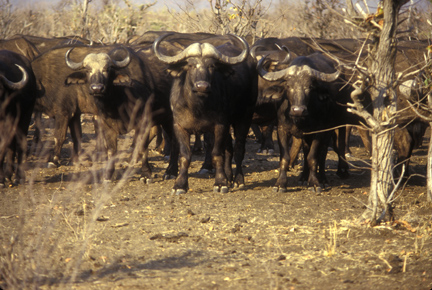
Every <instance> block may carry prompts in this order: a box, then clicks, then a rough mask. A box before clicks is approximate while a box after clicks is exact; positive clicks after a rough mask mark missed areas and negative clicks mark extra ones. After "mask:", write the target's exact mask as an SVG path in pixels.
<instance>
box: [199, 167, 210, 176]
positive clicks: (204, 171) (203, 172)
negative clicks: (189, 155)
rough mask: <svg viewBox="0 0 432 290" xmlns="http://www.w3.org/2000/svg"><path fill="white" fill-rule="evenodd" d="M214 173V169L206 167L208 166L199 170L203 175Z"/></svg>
mask: <svg viewBox="0 0 432 290" xmlns="http://www.w3.org/2000/svg"><path fill="white" fill-rule="evenodd" d="M213 173H214V170H213V169H206V168H201V169H200V171H198V174H201V175H205V174H213Z"/></svg>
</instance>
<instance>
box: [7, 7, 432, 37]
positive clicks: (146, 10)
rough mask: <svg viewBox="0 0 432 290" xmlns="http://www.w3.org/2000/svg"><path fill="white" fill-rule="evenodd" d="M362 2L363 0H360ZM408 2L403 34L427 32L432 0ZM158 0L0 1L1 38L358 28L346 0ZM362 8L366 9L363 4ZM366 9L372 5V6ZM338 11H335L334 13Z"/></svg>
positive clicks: (310, 33) (341, 32)
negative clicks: (168, 1)
mask: <svg viewBox="0 0 432 290" xmlns="http://www.w3.org/2000/svg"><path fill="white" fill-rule="evenodd" d="M358 2H360V3H359V4H362V3H363V1H358ZM428 3H429V2H425V3H423V4H422V5H421V6H419V5H410V6H409V7H408V8H405V9H403V11H402V13H403V14H404V16H405V17H406V19H407V20H406V21H405V22H404V23H402V24H401V27H400V30H404V31H406V33H404V35H403V36H406V37H412V38H415V39H425V38H429V37H430V36H431V31H432V30H431V29H432V26H431V23H430V21H429V20H428V19H430V18H431V15H432V9H431V7H432V4H431V3H429V4H428ZM156 4H158V3H157V0H155V1H153V0H149V1H146V2H145V3H144V4H136V3H134V2H132V1H130V0H61V1H59V2H57V3H56V4H51V5H50V4H48V5H41V6H37V5H33V6H31V7H30V6H28V5H22V7H18V5H16V4H14V1H10V0H0V37H1V38H2V39H6V38H10V37H11V36H13V35H15V34H29V35H35V36H42V37H59V36H69V35H80V36H83V37H87V38H89V39H92V40H95V41H103V42H105V43H114V42H117V43H118V42H125V41H127V40H128V39H129V38H131V37H133V36H134V35H141V34H142V33H144V32H146V31H149V30H156V31H159V30H173V31H177V32H211V33H220V34H224V33H228V32H229V33H235V34H238V35H240V36H247V35H249V36H252V37H253V38H261V37H270V36H272V37H281V38H283V37H289V36H299V37H319V38H330V39H334V38H356V37H362V34H361V32H360V31H358V30H357V29H356V28H355V27H353V26H351V25H348V24H347V23H346V22H345V21H344V19H343V17H340V16H338V14H339V15H345V14H346V13H347V12H346V5H345V1H339V0H306V1H292V0H279V1H264V0H253V1H247V0H207V1H205V0H187V1H179V2H178V4H177V5H176V6H175V7H170V8H168V7H164V6H162V5H156ZM358 7H363V8H362V9H363V10H364V12H365V13H373V12H374V11H368V8H367V7H365V6H364V5H358ZM369 9H371V10H376V7H373V6H371V7H370V8H369ZM334 11H337V12H338V14H335V13H334Z"/></svg>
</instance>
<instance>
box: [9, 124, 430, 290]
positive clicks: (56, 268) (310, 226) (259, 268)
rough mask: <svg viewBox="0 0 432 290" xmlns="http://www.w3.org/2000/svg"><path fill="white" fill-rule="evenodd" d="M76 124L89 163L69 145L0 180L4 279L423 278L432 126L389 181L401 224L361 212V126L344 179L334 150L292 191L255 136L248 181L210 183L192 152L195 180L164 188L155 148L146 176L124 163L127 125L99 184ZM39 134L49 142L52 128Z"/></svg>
mask: <svg viewBox="0 0 432 290" xmlns="http://www.w3.org/2000/svg"><path fill="white" fill-rule="evenodd" d="M83 125H84V140H85V142H84V144H83V146H84V151H85V153H86V154H87V155H88V156H90V157H89V159H88V160H83V161H81V162H79V163H78V164H74V165H72V164H68V158H69V157H70V154H69V152H70V149H71V145H72V144H71V143H70V142H69V143H67V144H65V146H64V147H63V152H62V155H63V157H64V160H63V163H64V164H63V165H62V166H60V167H59V168H46V162H45V159H44V158H42V157H35V156H29V160H28V167H29V169H28V170H27V179H28V180H27V183H26V184H25V185H20V186H17V187H10V188H5V189H2V190H0V247H1V256H0V257H1V262H0V273H2V276H1V277H0V288H1V289H64V288H69V289H410V290H414V289H425V290H430V289H431V288H432V238H431V235H432V206H431V205H430V204H429V203H427V201H426V195H425V192H426V188H425V177H424V176H425V167H426V154H427V148H426V147H427V140H428V138H429V131H428V133H427V138H425V140H424V142H423V147H421V148H419V149H417V150H416V151H415V153H414V157H413V159H412V162H411V173H413V174H414V175H413V177H412V178H411V179H410V180H409V181H408V183H407V184H406V185H405V186H404V188H403V190H399V191H398V194H397V199H396V201H395V206H396V207H395V213H396V218H397V220H396V222H394V223H391V224H390V223H388V224H382V225H380V226H377V227H373V228H371V227H369V226H367V225H365V224H361V223H360V222H359V221H358V218H359V217H360V216H361V214H362V213H363V211H364V210H365V204H366V203H367V198H368V190H369V184H370V172H369V170H368V169H367V166H366V165H365V162H368V160H369V159H368V157H367V155H366V153H365V150H364V148H363V147H362V146H361V143H360V139H359V137H358V136H356V135H355V136H353V137H352V138H353V139H352V140H353V144H354V145H353V147H352V151H353V156H354V157H352V158H350V161H352V165H353V166H352V167H351V177H350V178H349V179H347V180H341V179H339V178H338V177H337V176H336V162H335V160H336V158H335V157H336V156H335V154H334V152H333V151H329V156H328V161H327V163H326V164H327V165H326V166H327V178H328V180H329V182H330V185H331V187H329V188H327V189H326V190H325V191H323V192H322V193H320V194H316V193H314V192H311V191H309V190H308V189H307V188H306V187H304V186H300V185H298V184H297V176H298V175H299V172H298V171H296V172H291V173H290V177H289V181H290V184H291V185H292V186H291V187H290V188H289V190H288V192H286V193H280V192H273V190H272V186H273V185H274V183H275V181H276V178H277V175H278V173H277V167H278V160H279V157H278V154H277V153H275V154H273V155H265V154H257V153H256V152H257V150H258V148H259V145H258V144H256V143H255V142H254V138H253V137H252V136H251V138H250V139H249V140H248V143H247V154H246V157H245V161H244V167H245V168H244V169H245V173H246V188H245V189H244V190H231V191H230V192H229V193H227V194H222V193H214V192H213V191H212V188H213V177H212V176H210V175H206V176H203V175H199V174H197V172H198V170H199V169H200V166H201V162H202V160H203V157H204V156H203V154H202V153H199V154H196V155H194V157H193V163H192V166H191V168H190V178H189V185H190V191H189V192H187V194H184V195H180V196H172V195H171V194H170V192H171V188H172V186H173V182H174V181H173V180H166V181H165V180H163V178H162V176H163V173H164V169H165V167H166V166H167V160H166V159H165V158H164V157H163V156H161V155H159V154H157V153H156V152H151V162H152V165H153V172H154V176H155V177H154V180H153V183H151V184H148V185H146V184H143V183H142V182H140V181H139V165H135V166H133V167H132V168H131V167H130V166H129V165H128V158H129V155H130V153H129V152H128V149H129V146H130V144H131V143H132V136H133V135H132V134H129V135H126V136H122V137H121V138H120V140H119V148H120V153H121V154H120V160H119V162H118V164H117V167H116V168H117V170H116V172H117V180H116V181H114V182H112V183H108V184H105V183H102V182H101V181H100V177H101V174H102V168H103V165H104V163H103V162H102V161H100V160H98V159H97V156H99V155H98V154H95V141H94V140H95V136H94V133H93V132H94V131H93V128H92V125H91V122H90V118H87V117H86V118H84V122H83ZM31 133H32V132H31ZM29 138H31V134H30V136H29ZM45 138H46V140H49V141H48V142H46V143H45V148H44V150H45V149H48V150H49V149H51V148H52V144H53V142H52V130H51V129H46V134H45ZM44 150H43V151H44ZM276 152H278V148H276ZM299 168H300V165H299Z"/></svg>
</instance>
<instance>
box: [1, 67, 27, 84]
mask: <svg viewBox="0 0 432 290" xmlns="http://www.w3.org/2000/svg"><path fill="white" fill-rule="evenodd" d="M15 65H16V66H17V67H18V68H19V69H20V71H21V72H22V73H23V77H22V79H21V80H20V81H18V82H16V83H14V82H12V81H10V80H8V79H7V78H6V76H4V75H0V78H1V79H2V80H3V82H4V83H5V85H6V86H7V87H8V88H9V89H11V90H20V89H22V88H23V87H24V86H25V85H26V84H27V82H28V73H27V72H26V70H25V69H24V68H23V67H22V66H20V65H18V64H15Z"/></svg>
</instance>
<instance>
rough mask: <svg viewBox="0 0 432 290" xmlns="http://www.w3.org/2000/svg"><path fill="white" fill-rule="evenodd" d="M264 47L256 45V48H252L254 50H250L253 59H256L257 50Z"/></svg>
mask: <svg viewBox="0 0 432 290" xmlns="http://www.w3.org/2000/svg"><path fill="white" fill-rule="evenodd" d="M264 47H265V46H264V45H256V46H252V48H251V49H250V55H251V56H252V57H253V59H256V57H257V56H256V51H257V49H261V48H264Z"/></svg>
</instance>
